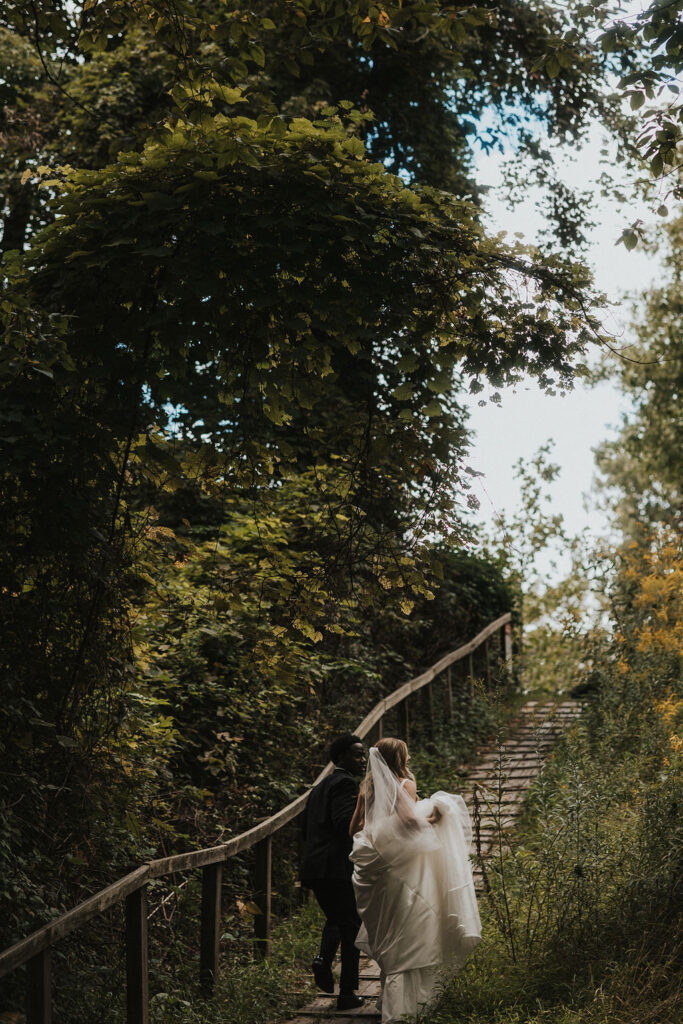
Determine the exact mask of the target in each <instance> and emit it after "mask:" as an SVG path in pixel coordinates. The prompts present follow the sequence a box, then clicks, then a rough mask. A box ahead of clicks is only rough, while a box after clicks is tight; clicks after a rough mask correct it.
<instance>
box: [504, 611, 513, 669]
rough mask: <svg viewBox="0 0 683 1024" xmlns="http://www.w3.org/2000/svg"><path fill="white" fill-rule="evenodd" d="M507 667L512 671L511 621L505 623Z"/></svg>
mask: <svg viewBox="0 0 683 1024" xmlns="http://www.w3.org/2000/svg"><path fill="white" fill-rule="evenodd" d="M504 643H505V667H506V668H507V670H508V672H512V625H511V623H509V622H506V624H505V640H504Z"/></svg>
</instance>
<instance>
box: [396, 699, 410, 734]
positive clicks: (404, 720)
mask: <svg viewBox="0 0 683 1024" xmlns="http://www.w3.org/2000/svg"><path fill="white" fill-rule="evenodd" d="M398 718H399V729H400V731H401V735H402V737H403V739H404V740H405V742H406V743H410V708H409V706H408V698H407V697H404V698H403V700H402V701H401V703H400V704H399V706H398Z"/></svg>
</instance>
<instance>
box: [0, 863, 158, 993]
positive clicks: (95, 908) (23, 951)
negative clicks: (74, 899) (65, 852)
mask: <svg viewBox="0 0 683 1024" xmlns="http://www.w3.org/2000/svg"><path fill="white" fill-rule="evenodd" d="M148 877H149V868H148V867H147V865H146V864H145V865H143V866H142V867H140V868H138V869H137V870H136V871H131V873H130V874H129V875H125V876H124V877H123V878H120V879H119V880H118V882H114V883H113V885H109V886H107V888H106V889H102V890H101V892H96V893H95V895H94V896H91V897H90V898H89V899H87V900H84V902H83V903H79V905H78V906H77V907H74V909H73V910H69V911H67V913H66V914H62V916H61V917H58V918H56V919H55V920H54V921H51V922H50V923H49V924H46V925H45V926H44V927H43V928H39V929H38V930H37V931H35V932H33V933H32V934H31V935H29V936H27V938H25V939H22V940H21V941H20V942H17V943H15V944H14V945H13V946H10V947H9V949H6V950H5V951H4V952H3V953H0V978H1V977H2V976H3V975H5V974H9V972H10V971H13V970H14V969H15V968H16V967H20V966H21V964H25V963H26V962H27V961H28V960H30V959H32V958H33V957H34V956H36V954H37V953H41V952H42V951H43V950H44V949H47V947H48V946H51V945H52V944H53V943H54V942H56V940H57V939H62V938H64V936H65V935H68V934H69V933H70V932H72V931H73V930H74V928H78V927H80V925H82V924H85V923H86V921H89V920H90V919H91V918H93V917H96V916H97V915H98V914H100V913H101V912H102V911H103V910H107V909H108V908H109V907H111V906H113V905H114V904H115V903H119V902H120V901H121V900H122V899H123V898H124V897H126V896H127V895H128V894H129V893H131V892H133V891H134V890H135V889H139V888H140V886H141V885H144V884H145V882H146V880H147V878H148Z"/></svg>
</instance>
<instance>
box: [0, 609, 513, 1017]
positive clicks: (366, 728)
mask: <svg viewBox="0 0 683 1024" xmlns="http://www.w3.org/2000/svg"><path fill="white" fill-rule="evenodd" d="M510 621H511V615H510V613H509V612H506V613H505V615H501V616H500V617H499V618H497V619H496V620H495V622H492V623H490V625H488V626H486V628H485V629H483V630H482V631H481V632H480V633H478V634H477V636H475V637H474V639H473V640H470V641H469V642H468V643H466V644H464V645H463V646H461V647H458V648H457V649H456V650H454V651H451V652H450V653H449V654H446V655H444V657H443V658H441V659H440V660H439V661H437V662H436V663H435V664H434V665H432V666H431V668H428V669H427V670H426V671H425V672H422V673H421V674H420V675H419V676H415V678H414V679H410V680H408V682H407V683H404V684H403V686H401V687H399V689H397V690H394V692H393V693H391V694H389V695H388V696H387V697H384V698H383V699H382V700H380V701H378V702H377V704H375V706H374V708H373V709H372V710H371V711H370V712H369V713H368V714H367V715H366V716H365V718H364V719H363V721H362V722H361V723H360V725H359V726H358V728H357V729H356V735H358V736H360V737H361V738H364V737H366V736H367V735H368V733H369V732H370V730H371V729H372V728H373V727H374V726H376V725H377V724H378V723H379V722H380V721H381V719H382V718H383V716H384V715H385V714H386V712H387V711H389V710H390V709H391V708H393V707H396V705H398V704H400V703H401V702H402V701H404V700H405V699H406V698H407V697H409V696H410V695H411V694H413V693H415V692H416V691H418V690H420V689H421V688H422V687H424V686H427V685H428V684H430V683H431V682H432V680H433V679H434V678H435V677H436V676H437V675H439V674H440V673H441V672H443V671H444V670H445V669H450V666H451V665H453V664H454V663H455V662H457V661H460V660H461V659H463V658H469V659H470V663H469V667H470V672H469V674H470V675H472V664H471V657H472V654H473V653H474V651H475V650H477V648H479V647H480V646H481V645H482V644H484V643H486V642H487V641H488V639H489V637H491V636H492V635H493V634H494V633H496V632H497V631H498V630H499V629H502V628H503V627H504V626H507V625H508V624H509V623H510ZM487 650H488V648H487ZM509 657H510V653H509V644H507V643H506V645H505V659H506V661H507V660H509ZM487 667H488V656H487ZM448 683H449V692H450V673H449V675H448ZM333 769H334V765H333V763H332V762H331V761H330V762H329V763H328V764H327V765H326V766H325V768H324V769H323V770H322V771H321V772H320V774H319V775H318V777H317V778H316V780H315V782H314V783H313V786H316V785H317V784H318V783H319V782H320V781H321V780H322V779H324V778H325V776H326V775H329V773H330V772H331V771H332V770H333ZM312 788H313V787H311V789H312ZM311 789H307V790H306V792H305V793H302V794H301V796H298V797H297V798H296V799H295V800H292V802H291V803H289V804H287V806H286V807H283V808H282V810H280V811H278V812H277V813H276V814H273V815H271V816H270V817H269V818H266V820H265V821H262V822H261V823H260V824H258V825H255V826H254V827H253V828H250V829H249V830H248V831H246V832H242V833H241V834H240V835H238V836H235V837H234V838H233V839H230V840H229V841H228V842H227V843H222V844H221V845H219V846H212V847H208V848H207V849H203V850H194V851H191V852H189V853H179V854H176V855H174V856H172V857H162V858H160V859H158V860H152V861H149V862H148V863H147V864H143V865H142V866H141V867H139V868H137V869H136V870H135V871H131V872H130V873H129V874H127V875H125V876H124V877H123V878H120V879H119V880H118V881H117V882H114V883H112V885H109V886H107V887H106V888H105V889H102V890H101V891H100V892H97V893H95V894H94V895H93V896H90V897H89V898H88V899H87V900H85V901H84V902H83V903H80V904H79V905H78V906H76V907H74V908H73V909H72V910H69V911H67V913H65V914H62V916H61V917H58V918H56V919H55V920H54V921H51V922H50V923H49V924H46V925H44V926H43V927H42V928H39V929H38V930H37V931H35V932H32V934H31V935H28V936H27V937H26V938H25V939H21V940H20V941H19V942H17V943H15V944H14V945H13V946H10V948H9V949H6V950H4V951H3V952H2V953H0V977H3V976H4V975H6V974H9V973H10V972H11V971H13V970H15V969H16V968H17V967H20V966H22V964H25V963H27V962H29V961H34V958H37V957H39V956H40V955H41V954H42V955H45V951H46V950H49V947H51V946H52V944H53V943H54V942H56V941H57V940H58V939H62V938H64V937H65V936H66V935H68V934H69V933H70V932H72V931H74V930H75V929H76V928H79V927H80V926H81V925H83V924H85V923H86V922H87V921H89V920H91V918H93V917H96V916H97V915H98V914H100V913H102V912H103V911H104V910H107V909H108V908H109V907H111V906H113V905H114V904H116V903H120V902H121V901H122V900H124V899H126V901H127V904H128V903H130V902H131V897H132V896H133V895H134V894H135V893H137V892H138V890H141V889H143V888H144V887H145V886H146V884H147V882H148V881H150V880H151V879H154V878H161V877H162V876H165V875H171V874H174V873H175V872H176V871H188V870H191V869H193V868H200V867H201V868H210V867H211V866H212V865H218V864H222V863H223V862H224V861H226V860H227V859H228V858H229V857H234V856H235V854H237V853H241V852H242V851H243V850H248V849H250V848H251V847H253V846H255V845H256V844H257V843H261V842H263V841H264V840H269V838H270V837H271V836H272V835H273V834H274V833H275V832H277V831H279V829H281V828H282V827H283V826H284V825H286V824H287V823H288V822H290V821H292V820H293V819H294V818H296V817H297V815H298V814H300V813H301V811H303V809H304V807H305V806H306V801H307V799H308V796H309V794H310V792H311ZM214 913H216V910H215V907H214ZM140 1019H142V1018H140ZM29 1024H31V1021H29Z"/></svg>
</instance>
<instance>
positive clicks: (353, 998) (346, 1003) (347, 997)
mask: <svg viewBox="0 0 683 1024" xmlns="http://www.w3.org/2000/svg"><path fill="white" fill-rule="evenodd" d="M364 1005H365V1000H364V999H363V997H362V996H357V995H356V993H355V992H341V993H340V995H339V998H338V999H337V1009H338V1010H360V1008H361V1006H364Z"/></svg>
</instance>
